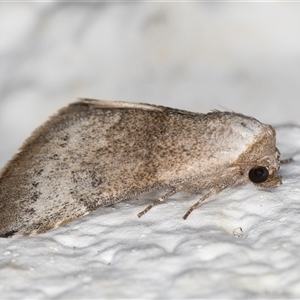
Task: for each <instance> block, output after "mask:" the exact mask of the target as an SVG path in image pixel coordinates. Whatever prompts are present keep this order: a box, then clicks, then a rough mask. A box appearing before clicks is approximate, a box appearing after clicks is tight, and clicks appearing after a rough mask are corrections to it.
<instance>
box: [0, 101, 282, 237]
mask: <svg viewBox="0 0 300 300" xmlns="http://www.w3.org/2000/svg"><path fill="white" fill-rule="evenodd" d="M254 166H264V167H266V168H267V169H268V171H269V174H270V179H268V180H267V181H265V182H264V183H261V185H262V186H266V187H275V186H278V185H279V184H280V177H278V176H275V173H276V171H277V170H278V168H279V151H278V150H277V149H276V146H275V131H274V130H273V128H272V127H271V126H269V125H265V124H262V123H260V122H259V121H257V120H256V119H254V118H251V117H247V116H244V115H241V114H237V113H234V112H219V111H214V112H212V113H208V114H197V113H192V112H187V111H182V110H176V109H172V108H167V107H162V106H154V105H146V104H145V105H144V104H133V103H127V102H107V101H96V100H87V99H85V100H82V101H80V102H76V103H73V104H71V105H69V106H67V107H65V108H63V109H61V110H60V111H59V112H58V113H57V114H56V115H54V116H53V117H52V118H50V120H49V121H48V122H46V123H45V124H44V125H42V126H41V127H40V128H38V129H37V130H36V131H35V132H34V133H33V134H32V136H31V137H30V138H29V139H28V140H27V141H25V143H24V145H23V146H22V147H21V149H20V151H19V152H18V153H17V154H16V155H15V156H14V157H13V158H12V160H11V161H10V162H8V164H7V165H6V166H5V168H4V169H3V170H2V172H1V174H0V236H3V237H8V236H14V235H15V236H22V235H34V234H37V233H41V232H45V231H47V230H49V229H52V228H55V227H58V226H60V225H63V224H66V223H67V222H69V221H71V220H74V219H76V218H78V217H80V216H83V215H86V214H88V213H89V212H90V211H92V210H94V209H96V208H97V207H100V206H107V205H111V204H113V203H116V202H119V201H122V200H125V199H128V198H129V197H132V196H134V195H138V194H141V193H143V192H145V191H150V190H154V189H162V188H168V189H172V188H174V187H176V188H178V190H183V191H186V192H189V193H191V194H193V193H199V192H201V191H203V190H209V191H212V192H213V193H218V192H220V191H221V190H222V189H224V188H226V187H228V186H234V185H239V184H245V183H248V182H250V180H249V178H248V172H249V170H250V169H251V168H252V167H254Z"/></svg>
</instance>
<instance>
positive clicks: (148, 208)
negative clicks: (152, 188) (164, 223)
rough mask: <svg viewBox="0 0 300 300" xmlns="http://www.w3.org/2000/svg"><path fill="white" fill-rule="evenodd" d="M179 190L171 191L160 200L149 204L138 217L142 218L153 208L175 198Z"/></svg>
mask: <svg viewBox="0 0 300 300" xmlns="http://www.w3.org/2000/svg"><path fill="white" fill-rule="evenodd" d="M178 190H179V189H178V188H177V187H175V188H173V189H172V190H170V191H169V192H167V193H166V194H165V195H163V196H162V197H160V198H158V199H157V200H155V201H153V202H152V203H151V204H149V205H148V206H147V207H146V208H145V209H144V210H143V211H141V212H140V213H139V214H138V217H139V218H140V217H142V216H143V215H144V214H145V213H147V212H148V211H149V210H150V209H151V208H152V207H154V206H156V205H157V204H159V203H161V202H163V201H165V200H166V199H168V198H170V197H171V196H173V195H174V194H176V193H177V192H178Z"/></svg>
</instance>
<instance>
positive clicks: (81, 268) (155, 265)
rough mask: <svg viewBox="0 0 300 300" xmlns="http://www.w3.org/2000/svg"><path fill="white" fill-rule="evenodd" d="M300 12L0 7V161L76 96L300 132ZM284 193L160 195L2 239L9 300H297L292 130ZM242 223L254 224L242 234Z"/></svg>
mask: <svg viewBox="0 0 300 300" xmlns="http://www.w3.org/2000/svg"><path fill="white" fill-rule="evenodd" d="M299 13H300V5H299V4H297V3H296V4H295V3H294V4H293V3H289V4H283V3H269V4H266V3H257V4H255V3H250V4H249V3H239V4H237V3H235V4H230V3H226V4H222V3H218V4H208V3H201V4H200V3H181V4H179V3H172V4H166V3H164V4H160V3H156V4H154V3H143V4H135V3H127V4H120V3H119V4H105V3H100V4H95V3H94V4H92V3H90V4H53V3H39V4H10V3H4V4H3V3H2V4H1V5H0V28H1V33H0V37H1V38H0V78H1V81H0V94H1V98H0V166H3V164H4V163H5V161H6V160H7V159H8V158H9V157H10V156H11V155H12V154H13V153H14V152H15V151H16V149H17V148H18V146H19V145H20V144H21V142H22V140H23V139H24V138H26V136H28V135H29V134H30V132H31V131H32V130H33V129H34V128H35V127H36V126H37V125H39V124H41V123H42V122H43V121H44V120H45V119H46V117H47V116H48V115H50V114H52V113H54V112H55V110H56V109H57V108H59V107H61V106H63V105H65V104H66V103H68V102H71V101H73V100H74V99H75V98H76V97H94V98H102V99H108V100H113V99H114V100H115V99H120V100H125V101H126V100H127V101H137V102H150V103H158V104H162V105H168V106H173V107H178V108H184V109H190V110H194V111H201V112H205V111H208V110H209V109H213V108H219V106H218V105H221V106H223V107H225V108H229V109H233V110H237V111H240V112H242V113H245V114H249V115H252V116H254V117H257V118H258V119H260V120H261V121H264V122H268V123H271V124H280V123H281V124H283V123H286V124H288V123H292V122H294V123H299V121H298V120H299V108H300V102H299V100H298V97H299V92H300V91H299V87H300V85H299V80H300V73H299V72H298V70H299V67H300V60H299V50H300V42H299V41H300V40H299V31H300V20H299ZM277 132H278V147H279V149H280V150H281V152H282V154H283V158H286V157H290V156H293V157H294V159H295V161H294V162H292V163H290V164H288V165H283V166H282V168H281V174H282V175H283V185H282V186H281V187H279V188H277V189H274V190H271V191H270V190H262V189H257V188H255V187H254V186H253V185H248V186H245V187H239V188H235V189H228V190H226V191H224V192H222V193H221V194H220V195H218V196H217V197H213V198H211V199H209V201H206V202H205V203H204V204H203V205H202V206H201V208H199V209H197V210H196V211H194V212H193V213H192V214H191V216H190V217H189V218H188V219H187V220H186V221H183V220H182V219H181V217H182V215H183V214H184V213H185V212H186V210H187V209H188V208H189V206H190V205H191V204H192V203H193V202H195V201H196V199H198V197H194V198H193V199H190V198H188V197H187V196H186V195H184V194H180V195H176V197H173V198H172V200H173V201H171V200H170V201H168V202H167V203H164V204H162V205H160V206H158V207H156V208H154V209H153V210H152V211H150V212H149V213H148V214H146V215H145V216H144V217H143V218H142V219H138V218H137V217H136V214H137V213H138V212H139V211H141V210H142V209H143V208H144V207H145V206H146V205H147V203H149V201H151V200H152V199H153V198H155V197H157V195H158V194H157V193H152V194H147V195H145V196H142V197H137V198H135V199H131V200H130V201H127V202H123V203H119V204H117V205H115V206H113V207H108V208H105V209H102V210H100V211H98V212H95V213H93V214H92V215H90V216H87V217H85V218H83V219H80V220H77V221H75V222H73V223H71V224H69V225H68V226H66V227H64V228H60V229H57V230H55V231H52V232H49V233H47V234H44V235H40V236H37V237H31V238H20V239H1V240H0V282H1V285H0V298H3V299H8V298H10V299H11V298H18V299H19V298H27V299H30V298H39V299H45V298H56V299H57V298H65V299H67V298H68V299H69V298H81V299H83V298H85V299H86V298H104V297H105V298H140V297H142V298H224V297H226V298H245V297H248V298H254V297H255V298H257V297H258V298H288V297H290V298H299V297H300V271H299V269H300V255H299V246H300V245H299V244H300V233H299V220H300V204H299V201H300V186H299V178H300V128H299V127H297V126H288V125H286V126H280V127H278V128H277ZM239 228H242V236H241V237H238V236H235V235H234V233H236V235H238V234H240V233H241V232H240V230H239Z"/></svg>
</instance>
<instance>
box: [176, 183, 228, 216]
mask: <svg viewBox="0 0 300 300" xmlns="http://www.w3.org/2000/svg"><path fill="white" fill-rule="evenodd" d="M221 190H222V189H211V190H210V191H209V192H208V193H207V194H205V195H204V196H203V197H202V198H200V199H199V200H198V201H197V202H196V203H195V204H194V205H192V206H191V207H190V209H189V210H188V211H187V212H186V214H185V215H184V216H183V217H182V218H183V219H184V220H186V218H187V217H188V216H189V215H190V213H191V212H192V211H193V210H194V209H196V208H197V207H198V206H199V205H200V204H201V203H202V202H203V201H204V200H205V199H207V198H209V197H210V196H211V195H214V194H218V193H219V192H220V191H221Z"/></svg>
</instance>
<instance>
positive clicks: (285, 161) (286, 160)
mask: <svg viewBox="0 0 300 300" xmlns="http://www.w3.org/2000/svg"><path fill="white" fill-rule="evenodd" d="M293 161H294V159H293V158H292V157H291V158H287V159H283V160H281V161H280V164H281V165H283V164H288V163H290V162H293Z"/></svg>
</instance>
